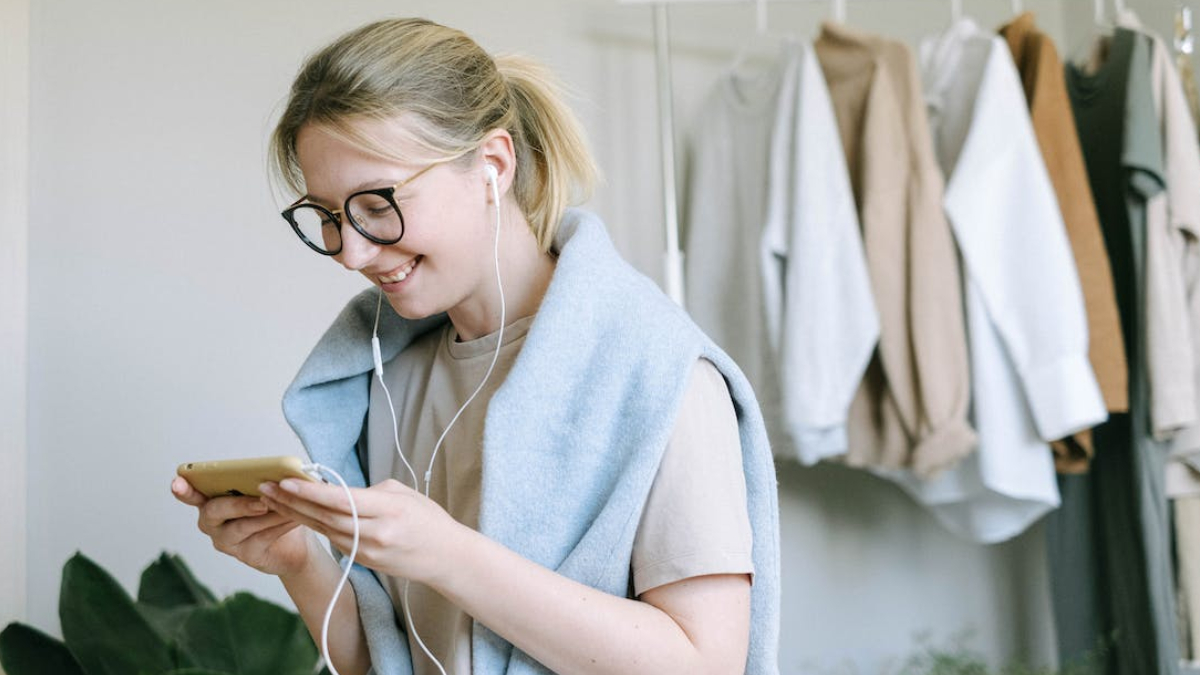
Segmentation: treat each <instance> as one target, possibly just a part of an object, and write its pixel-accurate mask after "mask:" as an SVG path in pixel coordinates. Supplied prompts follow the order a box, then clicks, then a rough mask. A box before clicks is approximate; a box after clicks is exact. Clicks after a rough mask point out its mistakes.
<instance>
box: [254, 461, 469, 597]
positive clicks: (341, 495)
mask: <svg viewBox="0 0 1200 675" xmlns="http://www.w3.org/2000/svg"><path fill="white" fill-rule="evenodd" d="M259 489H260V491H262V493H263V501H264V502H266V504H267V506H268V507H269V508H270V509H271V510H273V511H276V512H277V513H280V514H282V515H284V516H286V517H288V518H291V519H292V520H295V521H296V522H298V523H301V524H302V525H306V526H308V527H309V528H310V529H312V530H314V531H316V532H318V533H320V534H322V535H324V536H326V537H328V538H329V541H330V543H331V544H333V545H334V546H336V547H337V548H338V550H340V551H342V552H343V553H346V554H349V553H350V549H351V547H352V545H353V543H354V519H353V518H352V516H351V511H350V503H349V502H348V501H347V500H346V492H345V490H343V489H342V487H341V486H340V485H332V484H329V483H310V482H306V481H301V480H296V479H286V480H284V481H282V482H280V483H278V484H276V483H264V484H263V485H261V486H260V487H259ZM350 492H351V494H352V495H353V496H354V504H355V506H356V507H357V508H358V523H359V543H358V556H357V557H356V558H355V562H356V563H359V564H361V565H364V566H366V567H369V568H371V569H373V570H376V571H378V572H381V573H383V574H386V575H388V576H392V577H403V578H406V579H411V580H413V581H419V582H422V583H429V581H430V580H431V579H432V578H433V576H434V575H436V574H437V573H438V571H439V570H443V569H445V567H446V565H444V564H439V563H440V562H441V561H442V560H444V559H445V558H446V556H447V551H448V545H449V542H450V541H451V540H452V539H453V537H451V536H449V535H451V534H453V533H454V532H457V531H459V530H460V529H462V528H464V527H465V526H464V525H461V524H460V523H459V522H458V521H456V520H454V519H453V518H451V517H450V514H448V513H446V511H445V510H444V509H442V507H441V506H439V505H438V504H437V503H436V502H434V501H433V500H432V499H429V498H428V497H426V496H425V495H423V494H421V493H419V492H417V491H416V490H413V489H412V488H410V487H408V486H406V485H404V484H403V483H401V482H399V481H397V480H392V479H389V480H385V481H383V482H381V483H378V484H376V485H372V486H371V487H369V488H351V490H350Z"/></svg>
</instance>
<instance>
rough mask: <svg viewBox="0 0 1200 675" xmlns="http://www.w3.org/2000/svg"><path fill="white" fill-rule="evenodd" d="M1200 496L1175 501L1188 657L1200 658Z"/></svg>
mask: <svg viewBox="0 0 1200 675" xmlns="http://www.w3.org/2000/svg"><path fill="white" fill-rule="evenodd" d="M1196 532H1200V497H1186V498H1182V499H1177V500H1176V501H1175V533H1176V537H1177V539H1176V542H1175V547H1176V551H1177V557H1178V562H1179V571H1180V575H1179V598H1180V604H1181V605H1182V606H1183V607H1184V608H1186V611H1185V612H1184V619H1185V620H1184V622H1183V623H1184V626H1185V630H1184V631H1183V634H1182V636H1181V637H1182V638H1183V644H1182V645H1181V646H1182V652H1183V655H1184V656H1185V658H1188V659H1191V660H1193V661H1196V660H1200V538H1198V537H1196V536H1195V533H1196Z"/></svg>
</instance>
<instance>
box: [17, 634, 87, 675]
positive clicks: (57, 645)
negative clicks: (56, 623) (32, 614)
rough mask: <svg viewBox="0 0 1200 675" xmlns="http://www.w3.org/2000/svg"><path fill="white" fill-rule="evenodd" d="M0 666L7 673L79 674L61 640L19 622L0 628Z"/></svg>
mask: <svg viewBox="0 0 1200 675" xmlns="http://www.w3.org/2000/svg"><path fill="white" fill-rule="evenodd" d="M0 668H3V670H4V672H6V673H8V675H83V670H82V669H81V668H80V667H79V662H78V661H76V660H75V657H74V656H71V651H70V650H69V649H67V646H66V645H65V644H63V643H62V642H61V641H59V640H56V639H54V638H52V637H50V636H49V635H46V634H45V633H43V632H42V631H40V630H38V629H36V628H34V627H32V626H26V625H25V624H22V623H10V624H8V627H7V628H5V629H4V631H3V632H0Z"/></svg>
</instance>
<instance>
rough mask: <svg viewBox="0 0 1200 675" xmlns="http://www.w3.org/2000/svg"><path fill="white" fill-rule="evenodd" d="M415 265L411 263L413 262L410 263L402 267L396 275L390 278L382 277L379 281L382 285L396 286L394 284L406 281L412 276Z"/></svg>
mask: <svg viewBox="0 0 1200 675" xmlns="http://www.w3.org/2000/svg"><path fill="white" fill-rule="evenodd" d="M414 264H415V263H411V262H410V263H408V264H407V265H405V266H404V267H401V268H400V271H399V272H396V274H395V275H393V276H390V277H387V276H380V277H379V281H380V282H381V283H385V284H394V283H397V282H400V281H404V280H405V279H407V278H408V275H410V274H412V271H413V265H414Z"/></svg>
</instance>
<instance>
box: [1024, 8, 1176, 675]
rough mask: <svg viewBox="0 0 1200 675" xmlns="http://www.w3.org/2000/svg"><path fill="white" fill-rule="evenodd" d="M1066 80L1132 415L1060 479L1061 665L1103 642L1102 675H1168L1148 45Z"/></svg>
mask: <svg viewBox="0 0 1200 675" xmlns="http://www.w3.org/2000/svg"><path fill="white" fill-rule="evenodd" d="M1066 79H1067V88H1068V91H1069V93H1070V96H1071V106H1072V109H1073V110H1074V113H1075V122H1076V126H1077V128H1078V132H1079V138H1080V144H1081V145H1082V146H1083V153H1084V160H1085V163H1086V164H1087V169H1088V178H1089V181H1090V183H1091V186H1092V192H1093V194H1094V196H1095V199H1096V209H1097V212H1098V213H1099V215H1100V223H1101V228H1102V230H1103V232H1104V240H1105V247H1106V248H1107V249H1108V254H1109V259H1110V261H1111V264H1112V271H1113V280H1114V283H1115V285H1116V295H1117V306H1118V309H1119V311H1120V314H1121V323H1122V332H1123V333H1124V338H1125V349H1126V358H1127V361H1128V363H1129V387H1130V391H1129V402H1130V410H1129V412H1128V413H1124V414H1121V413H1118V414H1114V415H1112V417H1111V418H1110V419H1109V421H1108V422H1107V423H1105V424H1103V425H1101V426H1100V427H1097V428H1096V430H1095V436H1094V438H1095V449H1096V457H1095V460H1094V461H1093V464H1092V470H1091V473H1090V474H1087V475H1084V476H1063V477H1061V479H1060V481H1061V485H1062V493H1063V494H1062V496H1063V506H1062V508H1061V509H1060V510H1059V511H1058V512H1057V513H1055V514H1053V515H1052V516H1051V518H1050V522H1049V527H1048V528H1047V531H1048V536H1049V552H1050V563H1051V579H1052V584H1053V599H1054V609H1055V618H1056V621H1057V624H1058V633H1059V646H1060V656H1061V658H1062V660H1063V662H1064V663H1066V662H1070V661H1071V660H1073V659H1075V658H1079V657H1080V656H1082V655H1083V654H1084V653H1085V652H1088V651H1091V650H1094V649H1095V648H1096V646H1097V644H1099V643H1100V642H1101V640H1102V639H1103V640H1108V641H1110V643H1109V647H1110V650H1109V651H1108V652H1107V654H1106V655H1105V657H1104V658H1103V659H1102V660H1103V661H1104V663H1105V667H1104V668H1103V669H1100V670H1099V671H1098V672H1104V673H1110V674H1114V675H1173V674H1175V673H1178V669H1179V648H1178V643H1177V642H1176V627H1175V609H1174V598H1173V586H1172V585H1173V581H1172V570H1171V559H1170V553H1171V549H1170V546H1171V542H1170V530H1169V515H1168V513H1169V512H1168V510H1167V502H1166V495H1165V490H1164V486H1163V472H1164V465H1165V461H1166V456H1167V450H1168V449H1167V447H1166V446H1165V445H1164V444H1161V443H1158V442H1156V441H1154V440H1153V438H1152V437H1151V434H1150V428H1149V396H1148V392H1149V389H1148V386H1147V380H1146V369H1145V365H1144V364H1145V329H1144V322H1143V320H1142V316H1143V307H1144V302H1143V298H1144V291H1145V221H1146V201H1147V200H1148V199H1149V198H1150V197H1152V196H1154V195H1155V194H1157V193H1159V192H1160V191H1162V190H1163V189H1164V184H1163V173H1164V169H1163V158H1162V138H1161V131H1160V129H1159V125H1158V122H1157V115H1156V114H1155V110H1154V104H1153V99H1152V95H1151V78H1150V49H1149V43H1148V41H1147V40H1146V39H1145V38H1143V37H1142V36H1139V35H1138V34H1136V33H1133V32H1131V31H1128V30H1124V29H1117V31H1116V32H1115V33H1114V35H1113V37H1112V38H1111V42H1110V44H1109V47H1108V55H1107V59H1106V60H1105V61H1104V63H1103V64H1101V65H1100V67H1099V69H1098V70H1096V71H1095V72H1094V73H1090V74H1085V73H1084V72H1082V71H1081V70H1080V69H1079V68H1077V67H1076V66H1074V65H1073V64H1068V65H1067V66H1066Z"/></svg>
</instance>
